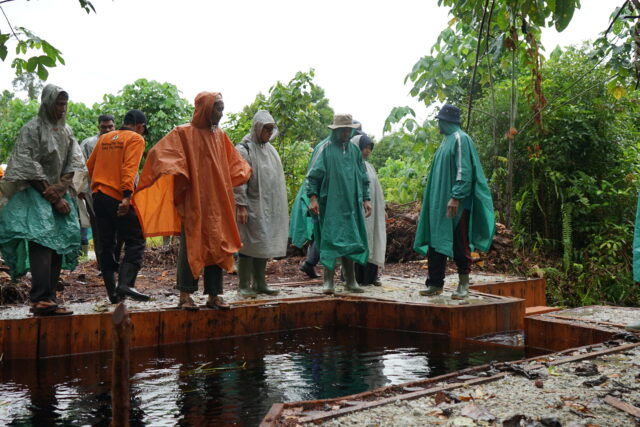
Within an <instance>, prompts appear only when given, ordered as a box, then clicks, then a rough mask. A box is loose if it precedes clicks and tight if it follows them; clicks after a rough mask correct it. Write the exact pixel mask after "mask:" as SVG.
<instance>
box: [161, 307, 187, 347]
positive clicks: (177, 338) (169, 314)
mask: <svg viewBox="0 0 640 427" xmlns="http://www.w3.org/2000/svg"><path fill="white" fill-rule="evenodd" d="M189 313H190V312H188V311H187V310H180V309H173V310H166V311H161V312H159V314H158V322H159V329H158V344H159V345H165V344H177V343H185V342H187V335H188V328H189V318H188V316H189Z"/></svg>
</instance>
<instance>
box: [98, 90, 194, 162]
mask: <svg viewBox="0 0 640 427" xmlns="http://www.w3.org/2000/svg"><path fill="white" fill-rule="evenodd" d="M132 108H135V109H138V110H141V111H143V112H144V113H145V115H146V116H147V120H148V121H149V123H148V124H147V127H148V129H149V134H148V135H147V136H145V141H146V143H147V148H146V149H147V150H148V149H149V148H151V147H153V146H154V145H155V143H156V142H158V141H159V140H160V138H162V137H163V136H165V135H166V134H167V133H169V131H170V130H171V129H173V128H174V127H176V126H178V125H181V124H183V123H186V122H188V121H190V120H191V116H192V115H193V106H192V105H191V103H190V102H189V101H187V100H186V99H185V98H183V97H182V96H181V93H180V91H179V90H178V88H177V87H176V86H175V85H173V84H171V83H159V82H157V81H155V80H147V79H138V80H136V81H135V82H133V83H131V84H128V85H126V86H125V87H124V88H122V90H120V91H119V92H118V94H117V95H112V94H107V95H104V97H103V101H102V102H101V103H99V104H96V105H94V106H93V111H94V113H95V117H97V116H98V115H99V114H103V113H104V114H112V115H113V116H114V117H115V118H116V125H117V126H118V125H119V124H120V123H121V121H122V119H123V118H124V115H125V114H126V113H127V111H128V110H130V109H132Z"/></svg>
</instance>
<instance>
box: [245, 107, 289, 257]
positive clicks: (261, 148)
mask: <svg viewBox="0 0 640 427" xmlns="http://www.w3.org/2000/svg"><path fill="white" fill-rule="evenodd" d="M266 124H274V125H275V122H274V120H273V117H271V114H269V112H268V111H266V110H260V111H258V112H257V113H256V114H255V116H254V117H253V125H252V126H251V133H249V134H248V135H246V136H245V137H244V138H243V139H242V142H241V143H240V144H238V145H236V149H237V150H238V152H239V153H240V155H242V157H243V158H244V159H245V160H246V161H247V162H248V163H249V165H251V168H252V169H253V172H252V174H251V178H250V179H249V181H248V182H247V183H246V184H244V185H240V186H238V187H235V188H234V189H233V194H234V197H235V199H236V204H237V205H239V206H246V207H247V210H248V212H249V221H248V222H247V224H238V230H239V231H240V238H241V239H242V249H240V253H241V254H243V255H247V256H250V257H254V258H275V257H282V256H285V255H286V253H287V238H288V235H287V234H288V231H289V213H288V206H287V188H286V186H285V181H284V171H283V169H282V163H281V161H280V156H279V155H278V152H277V151H276V149H275V148H274V147H273V145H271V143H270V142H265V143H262V142H260V134H261V132H262V128H263V127H264V125H266ZM276 135H277V129H274V132H273V133H272V136H271V139H272V140H273V138H275V137H276Z"/></svg>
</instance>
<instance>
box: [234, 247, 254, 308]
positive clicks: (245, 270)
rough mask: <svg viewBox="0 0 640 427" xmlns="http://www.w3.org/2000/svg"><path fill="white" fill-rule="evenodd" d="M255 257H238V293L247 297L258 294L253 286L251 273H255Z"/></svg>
mask: <svg viewBox="0 0 640 427" xmlns="http://www.w3.org/2000/svg"><path fill="white" fill-rule="evenodd" d="M253 260H254V259H253V258H251V257H244V256H241V257H239V259H238V267H237V268H238V269H237V271H238V294H239V295H241V296H243V297H247V298H255V297H256V296H257V294H256V293H255V291H254V290H253V289H252V288H251V275H252V274H253V271H252V269H253Z"/></svg>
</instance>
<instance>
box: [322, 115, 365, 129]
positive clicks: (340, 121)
mask: <svg viewBox="0 0 640 427" xmlns="http://www.w3.org/2000/svg"><path fill="white" fill-rule="evenodd" d="M359 127H360V123H353V118H352V117H351V114H336V115H335V116H333V124H331V125H329V129H338V128H351V129H358V128H359Z"/></svg>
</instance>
